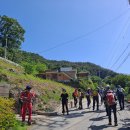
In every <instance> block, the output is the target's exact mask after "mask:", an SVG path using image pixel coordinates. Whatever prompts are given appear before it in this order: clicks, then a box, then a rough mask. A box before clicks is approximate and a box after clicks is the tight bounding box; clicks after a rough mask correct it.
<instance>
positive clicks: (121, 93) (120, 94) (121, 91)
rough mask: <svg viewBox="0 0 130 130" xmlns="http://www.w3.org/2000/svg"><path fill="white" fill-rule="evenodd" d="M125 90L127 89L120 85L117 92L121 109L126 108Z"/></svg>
mask: <svg viewBox="0 0 130 130" xmlns="http://www.w3.org/2000/svg"><path fill="white" fill-rule="evenodd" d="M124 91H125V90H124V89H123V88H122V87H121V86H120V85H118V88H117V91H116V94H117V97H118V101H119V105H120V110H123V109H124Z"/></svg>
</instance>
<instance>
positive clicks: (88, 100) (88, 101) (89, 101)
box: [86, 96, 91, 108]
mask: <svg viewBox="0 0 130 130" xmlns="http://www.w3.org/2000/svg"><path fill="white" fill-rule="evenodd" d="M86 98H87V107H88V108H89V106H90V103H91V99H90V96H86Z"/></svg>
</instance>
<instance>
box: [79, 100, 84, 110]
mask: <svg viewBox="0 0 130 130" xmlns="http://www.w3.org/2000/svg"><path fill="white" fill-rule="evenodd" d="M79 109H83V104H82V97H79Z"/></svg>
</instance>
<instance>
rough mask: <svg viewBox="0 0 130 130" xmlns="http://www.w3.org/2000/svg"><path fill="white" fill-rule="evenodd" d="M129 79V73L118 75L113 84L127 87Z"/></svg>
mask: <svg viewBox="0 0 130 130" xmlns="http://www.w3.org/2000/svg"><path fill="white" fill-rule="evenodd" d="M128 81H129V79H128V76H127V75H123V74H120V75H117V76H115V77H114V78H113V79H112V84H114V85H116V86H117V85H121V86H122V87H123V88H124V87H126V85H127V82H128Z"/></svg>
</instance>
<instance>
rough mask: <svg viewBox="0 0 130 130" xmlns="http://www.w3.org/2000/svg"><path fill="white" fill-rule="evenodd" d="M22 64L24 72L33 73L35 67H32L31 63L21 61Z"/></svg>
mask: <svg viewBox="0 0 130 130" xmlns="http://www.w3.org/2000/svg"><path fill="white" fill-rule="evenodd" d="M22 66H23V67H24V69H25V72H26V73H27V74H34V72H35V67H34V65H33V64H30V63H27V62H23V63H22Z"/></svg>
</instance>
